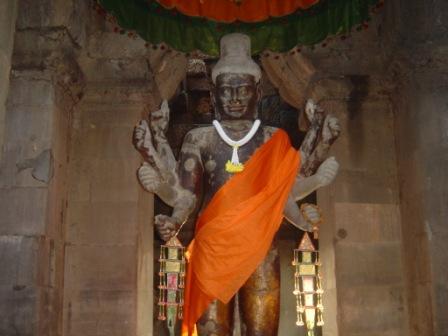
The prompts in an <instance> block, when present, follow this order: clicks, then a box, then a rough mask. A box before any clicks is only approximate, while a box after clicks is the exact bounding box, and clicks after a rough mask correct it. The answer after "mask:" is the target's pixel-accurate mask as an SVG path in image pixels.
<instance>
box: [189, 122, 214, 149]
mask: <svg viewBox="0 0 448 336" xmlns="http://www.w3.org/2000/svg"><path fill="white" fill-rule="evenodd" d="M215 133H216V131H215V128H214V127H213V126H201V127H196V128H193V129H191V130H189V131H188V132H187V134H185V138H184V142H190V143H195V144H198V145H201V144H206V143H207V142H208V141H209V140H210V139H211V138H212V137H213V136H214V135H215Z"/></svg>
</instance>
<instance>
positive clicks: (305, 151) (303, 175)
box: [284, 102, 340, 231]
mask: <svg viewBox="0 0 448 336" xmlns="http://www.w3.org/2000/svg"><path fill="white" fill-rule="evenodd" d="M306 113H307V117H308V119H309V120H310V122H311V126H310V129H309V130H308V132H307V134H306V136H305V139H304V141H303V142H302V145H301V147H300V154H301V158H302V165H301V169H300V171H299V173H298V175H297V177H296V181H295V183H294V185H293V187H292V190H291V193H290V195H289V198H288V201H287V203H286V206H285V210H284V215H285V218H286V219H287V220H288V221H289V222H290V223H291V224H293V225H294V226H296V227H298V228H300V229H302V230H305V231H310V230H311V229H312V227H311V225H310V224H309V223H306V221H305V220H304V218H303V214H302V211H301V209H299V207H298V205H297V203H296V202H297V201H299V200H301V199H304V198H305V197H306V196H308V195H309V194H311V193H312V192H314V191H316V190H317V189H319V188H322V187H325V186H327V185H329V184H330V183H331V182H332V181H333V180H334V178H335V177H336V175H337V173H338V171H339V164H338V162H337V161H336V159H335V158H334V157H329V158H327V159H326V156H327V154H328V151H329V149H330V146H331V145H332V144H333V143H334V141H335V140H336V139H337V137H338V136H339V134H340V127H339V122H338V120H337V119H336V118H335V117H333V116H331V115H327V116H325V117H324V115H323V110H322V109H320V108H319V107H318V106H316V105H315V104H313V103H312V102H309V103H308V104H307V107H306ZM303 211H304V212H305V213H306V217H307V218H309V219H310V220H312V221H313V222H317V221H318V219H319V218H320V214H319V212H318V211H317V210H316V209H315V208H314V207H304V209H303Z"/></svg>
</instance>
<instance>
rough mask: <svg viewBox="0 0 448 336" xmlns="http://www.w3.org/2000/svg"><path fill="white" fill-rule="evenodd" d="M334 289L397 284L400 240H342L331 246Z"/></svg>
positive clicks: (400, 279) (399, 278)
mask: <svg viewBox="0 0 448 336" xmlns="http://www.w3.org/2000/svg"><path fill="white" fill-rule="evenodd" d="M335 255H336V270H337V273H336V278H337V286H338V288H347V287H352V286H387V285H400V284H401V283H402V282H403V275H402V269H403V268H402V266H401V265H402V262H401V244H400V243H369V244H363V243H342V242H340V241H339V242H338V243H337V244H336V246H335Z"/></svg>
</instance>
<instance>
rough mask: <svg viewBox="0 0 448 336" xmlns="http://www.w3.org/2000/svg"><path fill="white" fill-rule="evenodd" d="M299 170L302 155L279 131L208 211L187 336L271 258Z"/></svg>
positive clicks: (197, 244) (187, 308) (196, 250)
mask: <svg viewBox="0 0 448 336" xmlns="http://www.w3.org/2000/svg"><path fill="white" fill-rule="evenodd" d="M299 165H300V156H299V154H298V152H297V151H296V150H295V149H294V148H293V147H292V146H291V144H290V142H289V138H288V136H287V134H286V133H285V132H284V131H282V130H279V131H277V132H276V133H275V134H274V135H273V137H272V138H271V139H270V140H269V141H268V142H266V143H265V144H264V145H263V146H261V147H260V148H259V149H258V150H257V151H256V152H255V153H254V154H253V155H252V157H251V158H250V159H249V160H248V161H247V163H246V164H245V168H244V171H243V172H241V173H238V174H236V175H234V176H233V177H232V178H231V179H229V180H228V181H227V182H226V183H225V184H224V186H222V187H221V188H220V189H219V190H218V192H217V193H216V194H215V196H214V197H213V198H212V200H211V201H210V203H209V204H208V206H207V208H206V209H205V210H204V211H203V213H202V214H201V216H200V217H199V219H198V221H197V223H196V233H195V238H194V240H193V242H192V243H191V244H190V246H189V248H188V254H189V263H188V270H187V282H186V293H185V304H184V320H183V325H182V335H193V334H194V331H193V328H194V325H195V323H196V321H197V320H198V319H199V317H200V316H201V315H202V314H203V312H204V311H205V310H206V309H207V307H208V305H209V304H210V302H211V301H212V300H214V299H218V300H220V301H222V302H224V303H227V302H229V300H230V299H231V298H232V297H233V296H234V295H235V294H236V292H237V291H238V290H239V289H240V288H241V286H243V285H244V283H245V282H246V281H247V279H248V278H249V277H250V275H251V274H252V273H253V272H254V271H255V269H256V268H257V266H258V265H259V264H260V262H261V261H262V260H263V259H264V258H265V256H266V254H267V252H268V250H269V248H270V246H271V244H272V239H273V238H274V235H275V233H276V232H277V230H278V228H279V226H280V223H281V221H282V218H283V210H284V207H285V203H286V200H287V198H288V194H289V192H290V190H291V187H292V185H293V183H294V180H295V177H296V175H297V171H298V168H299Z"/></svg>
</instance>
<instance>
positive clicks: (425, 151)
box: [385, 0, 448, 336]
mask: <svg viewBox="0 0 448 336" xmlns="http://www.w3.org/2000/svg"><path fill="white" fill-rule="evenodd" d="M394 17H399V18H400V19H399V20H394V19H393V18H394ZM385 24H386V29H387V31H389V32H390V35H389V36H388V39H386V40H385V45H386V47H387V48H389V50H390V54H389V55H388V56H389V58H388V61H387V63H388V64H390V67H389V73H390V74H391V75H392V80H393V82H394V83H395V85H396V86H395V90H394V92H393V94H392V96H391V99H392V101H393V104H394V112H395V119H396V127H395V132H396V139H397V147H396V149H397V157H398V163H399V165H398V173H399V186H400V208H401V216H402V233H403V247H404V253H403V256H404V265H405V269H404V271H405V276H406V285H407V286H406V287H407V299H408V306H409V321H410V335H428V336H429V335H440V336H442V335H448V309H447V306H446V301H447V299H448V285H447V284H448V270H447V265H448V253H447V251H448V250H447V248H446V241H447V238H448V226H447V225H446V218H447V215H448V207H447V205H448V192H447V190H448V183H447V178H446V171H447V169H448V151H447V145H448V142H447V139H448V138H447V129H448V115H447V106H448V99H447V97H448V96H447V94H448V91H447V84H448V75H447V74H448V62H447V57H446V54H447V50H448V49H447V48H448V4H447V3H446V1H433V2H431V3H425V2H423V1H415V0H412V1H396V2H395V5H394V6H388V11H387V16H386V21H385Z"/></svg>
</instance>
